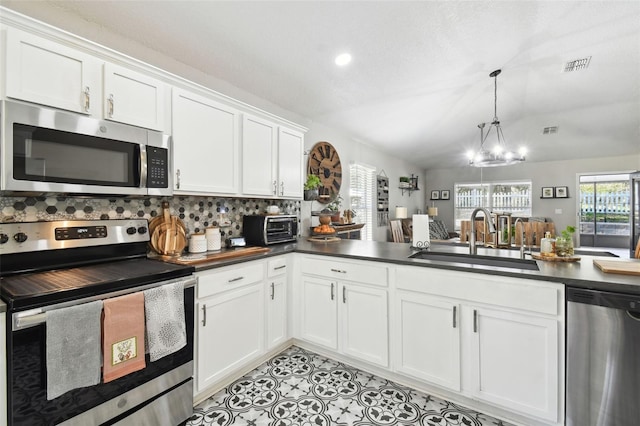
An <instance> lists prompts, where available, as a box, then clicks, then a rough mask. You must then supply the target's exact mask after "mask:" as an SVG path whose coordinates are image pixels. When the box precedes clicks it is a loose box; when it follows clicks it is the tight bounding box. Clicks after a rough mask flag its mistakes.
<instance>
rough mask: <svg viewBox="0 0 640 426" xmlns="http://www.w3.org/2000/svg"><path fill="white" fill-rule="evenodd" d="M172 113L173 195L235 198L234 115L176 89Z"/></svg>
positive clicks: (236, 140) (236, 149)
mask: <svg viewBox="0 0 640 426" xmlns="http://www.w3.org/2000/svg"><path fill="white" fill-rule="evenodd" d="M172 109H173V114H172V120H173V121H172V127H173V158H174V166H173V170H174V173H175V177H174V180H173V182H174V192H176V193H178V194H180V193H193V194H197V195H200V194H211V195H217V194H237V193H238V179H239V171H238V167H239V158H238V152H239V147H238V144H239V138H238V126H239V113H238V111H237V110H235V109H233V108H231V107H229V106H226V105H224V104H221V103H218V102H215V101H213V100H212V99H209V98H206V97H203V96H200V95H196V94H193V93H189V92H187V91H184V90H179V89H174V90H173V99H172Z"/></svg>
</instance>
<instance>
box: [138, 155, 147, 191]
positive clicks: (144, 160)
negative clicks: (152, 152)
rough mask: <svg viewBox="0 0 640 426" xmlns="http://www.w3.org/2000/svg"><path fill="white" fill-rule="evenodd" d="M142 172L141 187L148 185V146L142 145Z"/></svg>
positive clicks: (140, 169) (139, 168)
mask: <svg viewBox="0 0 640 426" xmlns="http://www.w3.org/2000/svg"><path fill="white" fill-rule="evenodd" d="M138 171H139V172H140V188H146V187H147V146H146V145H140V164H139V165H138Z"/></svg>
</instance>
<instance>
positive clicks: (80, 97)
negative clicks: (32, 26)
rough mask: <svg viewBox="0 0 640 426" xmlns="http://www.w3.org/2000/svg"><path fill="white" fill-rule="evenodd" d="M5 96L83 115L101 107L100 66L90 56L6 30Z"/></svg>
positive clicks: (28, 35) (31, 36) (57, 44)
mask: <svg viewBox="0 0 640 426" xmlns="http://www.w3.org/2000/svg"><path fill="white" fill-rule="evenodd" d="M5 63H6V80H5V84H6V86H5V88H6V95H7V96H8V97H10V98H15V99H21V100H24V101H28V102H34V103H37V104H42V105H48V106H52V107H56V108H61V109H65V110H69V111H74V112H79V113H82V114H91V113H92V112H93V111H94V110H96V111H98V108H99V107H100V98H101V96H100V80H101V78H100V65H99V62H98V61H96V60H95V58H93V57H92V56H90V55H87V54H85V53H83V52H81V51H78V50H75V49H73V48H71V47H68V46H66V45H63V44H60V43H56V42H53V41H50V40H47V39H44V38H41V37H38V36H35V35H33V34H29V33H26V32H23V31H20V30H18V29H15V28H7V45H6V57H5Z"/></svg>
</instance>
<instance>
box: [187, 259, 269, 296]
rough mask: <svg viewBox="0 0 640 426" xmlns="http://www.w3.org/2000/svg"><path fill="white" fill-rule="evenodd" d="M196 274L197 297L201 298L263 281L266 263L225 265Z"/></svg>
mask: <svg viewBox="0 0 640 426" xmlns="http://www.w3.org/2000/svg"><path fill="white" fill-rule="evenodd" d="M196 275H197V276H198V289H197V297H198V298H200V299H201V298H203V297H207V296H211V295H212V294H217V293H221V292H223V291H227V290H232V289H235V288H238V287H242V286H245V285H247V284H253V283H256V282H259V281H262V280H263V279H264V263H263V262H256V263H250V264H240V265H232V266H225V267H224V268H220V269H212V270H208V271H202V272H198V273H197V274H196Z"/></svg>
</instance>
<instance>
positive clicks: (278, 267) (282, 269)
mask: <svg viewBox="0 0 640 426" xmlns="http://www.w3.org/2000/svg"><path fill="white" fill-rule="evenodd" d="M286 273H287V258H286V257H284V256H281V257H276V258H275V259H271V260H269V262H268V263H267V276H268V277H269V278H271V277H277V276H278V275H282V274H286Z"/></svg>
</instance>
